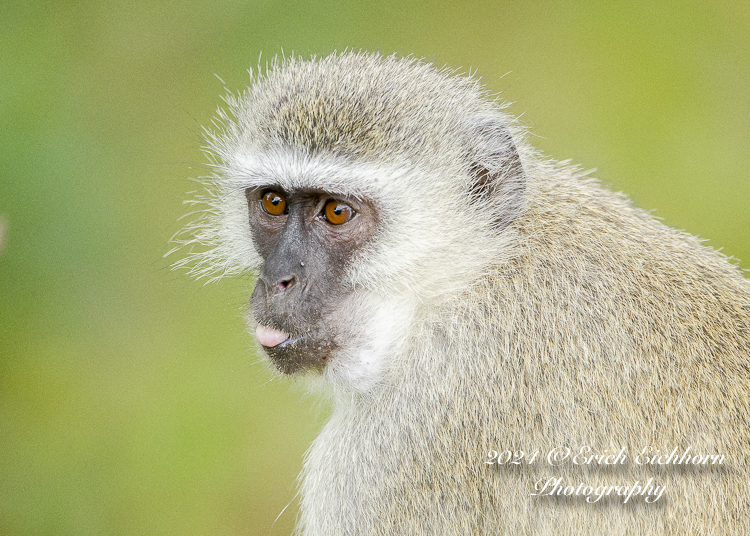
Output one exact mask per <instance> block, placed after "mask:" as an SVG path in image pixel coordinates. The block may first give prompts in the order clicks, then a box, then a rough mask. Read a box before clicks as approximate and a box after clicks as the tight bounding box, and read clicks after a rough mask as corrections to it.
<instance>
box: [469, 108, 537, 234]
mask: <svg viewBox="0 0 750 536" xmlns="http://www.w3.org/2000/svg"><path fill="white" fill-rule="evenodd" d="M469 129H470V135H469V140H470V141H469V143H470V145H471V147H472V149H471V150H470V151H469V155H468V156H469V159H470V162H469V175H470V182H469V199H470V202H471V204H472V205H474V206H475V207H476V208H477V209H479V210H482V211H487V210H489V211H491V213H492V216H491V217H492V222H493V223H492V226H493V228H494V229H495V230H497V231H500V230H502V229H504V228H505V227H507V226H508V225H509V224H510V223H511V222H512V221H513V220H514V219H515V217H516V216H517V215H518V213H519V212H520V211H521V207H522V206H523V201H524V197H525V193H526V175H525V173H524V170H523V166H522V165H521V157H520V156H519V155H518V150H517V149H516V144H515V143H514V142H513V138H512V137H511V135H510V131H509V130H508V128H507V127H506V126H505V124H504V123H503V122H502V121H500V120H499V119H495V118H482V119H479V120H476V121H472V122H471V123H470V125H469Z"/></svg>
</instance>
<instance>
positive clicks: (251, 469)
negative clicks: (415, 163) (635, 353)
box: [0, 0, 750, 536]
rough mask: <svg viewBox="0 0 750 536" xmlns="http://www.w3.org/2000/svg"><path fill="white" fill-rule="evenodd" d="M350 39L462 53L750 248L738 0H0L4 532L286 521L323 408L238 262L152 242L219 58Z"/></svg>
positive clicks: (214, 99) (714, 230) (263, 528)
mask: <svg viewBox="0 0 750 536" xmlns="http://www.w3.org/2000/svg"><path fill="white" fill-rule="evenodd" d="M657 4H658V5H657ZM345 48H353V49H360V48H361V49H365V50H379V51H381V52H382V53H384V54H389V53H392V52H397V53H399V54H402V55H406V54H414V55H416V56H419V57H425V58H427V59H428V60H430V61H433V62H435V63H437V64H439V65H441V66H442V65H448V66H450V67H453V68H462V69H464V70H465V71H466V70H469V69H471V71H472V72H474V71H475V70H476V72H477V74H478V75H479V76H481V77H482V79H483V81H484V83H486V84H487V85H488V86H489V87H490V88H491V89H492V90H493V91H495V92H502V97H503V98H504V99H506V100H509V101H513V102H515V104H514V105H513V107H512V111H513V112H514V113H516V114H519V115H520V114H523V121H524V122H525V123H526V124H527V125H529V126H530V127H532V129H533V132H534V134H535V136H534V137H533V138H532V142H533V143H535V144H536V145H537V146H538V147H539V148H541V149H542V150H544V151H545V152H546V153H547V154H549V155H550V156H553V157H555V158H557V159H568V158H570V159H572V160H574V161H576V162H579V163H581V164H582V165H583V166H584V167H587V168H592V167H596V168H597V169H598V171H597V172H596V174H595V175H596V176H597V177H599V178H600V179H602V180H603V181H604V182H605V183H608V184H611V185H613V187H614V188H615V189H618V190H623V191H625V192H627V193H629V194H630V195H631V197H632V198H633V199H634V200H635V202H636V203H637V204H638V205H639V206H642V207H644V208H648V209H654V210H655V214H656V215H657V216H660V217H662V218H664V220H665V221H666V223H668V224H670V225H673V226H676V227H679V228H683V229H686V230H688V231H689V232H691V233H693V234H698V235H700V236H702V237H706V238H710V244H712V245H714V246H715V247H723V248H724V249H723V251H724V252H725V253H726V254H728V255H732V256H735V257H737V258H739V259H742V260H743V261H744V262H743V264H742V266H743V267H744V268H750V209H749V208H748V204H749V202H750V3H748V2H746V1H744V0H742V1H734V2H732V1H727V2H721V3H718V2H705V1H704V0H695V1H671V2H654V1H653V0H644V1H641V2H618V3H614V2H612V3H605V2H594V1H585V0H574V1H568V2H554V3H553V2H529V1H528V0H523V1H512V2H476V1H472V2H466V1H456V0H453V1H451V2H426V1H425V2H404V1H403V0H395V1H378V0H376V1H371V2H362V3H357V2H350V3H344V2H335V1H319V2H304V1H301V2H291V1H280V2H271V1H260V0H257V1H241V0H220V1H213V2H198V1H192V2H155V1H135V2H122V1H110V2H106V1H102V2H74V1H59V0H58V1H55V2H32V3H28V2H20V1H9V0H5V1H4V2H3V3H2V6H0V214H3V215H4V218H5V220H6V221H7V222H8V223H9V231H8V234H7V241H6V246H5V249H4V251H3V253H2V254H0V534H2V535H4V536H6V535H22V534H23V535H26V534H28V535H47V534H49V535H68V534H91V535H95V534H96V535H100V534H127V535H130V534H133V535H135V534H160V535H161V534H164V535H170V534H174V535H209V534H210V535H224V534H226V535H236V534H259V535H269V534H288V533H289V531H290V530H291V527H292V525H293V522H294V517H295V515H296V511H297V504H296V502H295V501H294V496H295V478H296V475H297V473H298V472H299V470H300V467H301V464H302V456H303V453H304V451H305V449H306V447H307V445H309V443H310V441H312V439H313V438H314V437H315V435H316V433H317V431H318V430H319V429H320V427H321V426H322V424H323V422H324V420H325V416H326V412H327V409H326V407H325V406H324V405H321V404H317V405H316V401H315V400H314V399H312V398H310V397H308V396H306V395H304V394H303V393H302V391H301V390H300V389H299V388H297V387H295V386H294V385H292V384H290V383H289V382H286V381H277V380H272V379H271V375H270V374H269V373H268V372H267V370H266V369H265V367H264V365H263V363H262V362H260V361H259V358H258V356H256V355H254V354H253V351H252V349H251V348H252V345H251V340H250V337H249V336H248V335H247V334H246V333H245V326H244V321H243V318H242V314H243V313H242V309H243V307H244V303H245V302H246V300H247V299H248V297H249V293H250V289H251V285H252V280H251V278H249V277H245V278H240V279H236V280H232V281H222V282H220V283H217V284H212V285H208V286H203V285H202V284H201V283H198V282H195V281H192V280H190V279H189V278H188V277H187V276H186V275H185V274H184V273H181V272H173V271H171V270H170V268H169V264H170V262H171V260H170V259H166V260H165V259H163V258H162V256H163V255H164V253H165V252H166V251H167V250H168V249H169V245H168V240H169V238H170V236H171V235H172V234H173V233H175V232H176V231H177V230H178V229H179V228H180V225H181V224H180V223H179V222H178V221H177V220H178V218H179V217H180V216H181V215H182V214H184V213H185V212H187V211H188V210H189V209H188V208H187V207H184V206H182V205H181V201H182V200H183V199H184V198H186V197H187V196H186V193H187V192H188V191H190V190H193V189H195V188H196V185H195V183H193V182H191V181H190V180H189V179H190V177H196V176H199V175H202V174H204V173H205V168H203V167H202V166H203V163H204V162H205V158H204V156H203V155H202V153H201V150H200V147H201V145H202V140H201V134H200V125H202V124H207V123H209V122H210V120H211V118H212V116H213V115H214V112H215V109H216V106H217V105H218V104H219V103H220V99H219V97H220V95H222V94H223V93H224V83H222V82H221V81H220V80H219V79H218V78H217V77H216V76H214V75H217V76H218V77H221V79H222V80H224V82H225V83H226V86H227V87H228V88H230V89H232V90H238V89H241V88H243V87H244V86H245V85H246V83H247V80H248V76H247V73H246V69H247V68H249V67H251V66H255V65H256V64H257V62H258V58H259V54H260V53H261V52H262V53H263V58H264V59H265V58H270V57H272V56H273V55H275V54H281V53H282V51H283V52H284V53H286V54H289V53H291V52H294V53H298V54H302V55H304V56H307V55H309V54H312V53H315V54H326V53H328V52H331V51H333V50H342V49H345ZM352 470H353V471H356V470H357V468H356V467H353V468H352ZM289 503H291V506H290V507H289V508H288V509H287V510H286V511H285V512H284V513H283V514H281V515H280V516H279V513H280V512H282V510H283V509H284V507H285V506H286V505H287V504H289ZM277 516H279V518H278V521H276V522H275V524H274V520H275V519H276V517H277Z"/></svg>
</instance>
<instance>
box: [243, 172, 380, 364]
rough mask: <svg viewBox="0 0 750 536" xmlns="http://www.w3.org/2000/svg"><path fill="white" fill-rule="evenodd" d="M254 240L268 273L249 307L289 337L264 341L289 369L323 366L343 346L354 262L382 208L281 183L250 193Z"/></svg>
mask: <svg viewBox="0 0 750 536" xmlns="http://www.w3.org/2000/svg"><path fill="white" fill-rule="evenodd" d="M245 195H246V197H247V201H248V207H249V209H250V210H249V214H250V227H251V231H252V238H253V242H254V243H255V246H256V248H257V249H258V251H259V253H260V255H261V256H262V257H263V260H264V264H263V271H262V272H261V274H260V277H259V278H258V282H257V284H256V286H255V290H254V291H253V295H252V299H251V302H250V308H251V312H252V314H253V316H254V317H255V320H256V321H257V322H258V323H259V324H260V325H262V326H266V327H269V328H273V329H275V330H278V331H282V332H284V333H287V334H289V335H290V337H289V338H288V339H287V340H286V341H284V342H282V343H281V344H278V345H276V346H264V349H265V350H266V352H267V353H268V355H269V356H270V358H271V360H272V361H273V363H274V364H275V365H276V367H277V368H278V369H279V370H280V371H281V372H283V373H285V374H292V373H295V372H298V371H302V370H308V369H313V370H315V369H317V370H321V369H322V368H323V367H324V366H325V364H326V362H327V360H328V359H329V358H330V357H331V355H332V353H333V351H334V350H335V349H336V347H337V346H339V345H340V344H341V342H342V341H341V340H337V336H338V335H339V333H338V330H337V329H336V326H338V325H341V323H343V322H345V321H346V319H345V318H338V317H337V312H338V310H339V307H340V305H341V303H342V300H344V299H345V298H346V297H347V296H348V295H349V294H350V293H351V292H352V289H351V288H350V287H349V286H348V285H346V284H345V283H344V274H345V271H346V268H347V266H349V263H350V262H351V261H352V259H353V258H354V257H355V256H356V254H357V253H358V252H359V251H360V250H361V249H362V247H363V246H364V245H365V244H366V243H367V241H368V240H369V239H370V238H371V237H372V236H374V234H375V228H376V219H375V209H374V207H373V206H372V205H371V204H370V203H369V202H365V201H360V200H355V199H348V198H344V197H341V196H332V195H331V194H329V193H326V192H323V191H318V190H292V191H285V190H283V189H281V188H279V187H276V186H268V187H264V188H252V189H248V190H247V191H246V192H245Z"/></svg>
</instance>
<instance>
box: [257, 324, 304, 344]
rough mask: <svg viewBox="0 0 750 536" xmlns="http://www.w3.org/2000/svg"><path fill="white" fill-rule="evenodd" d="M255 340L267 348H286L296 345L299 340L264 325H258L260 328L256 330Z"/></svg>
mask: <svg viewBox="0 0 750 536" xmlns="http://www.w3.org/2000/svg"><path fill="white" fill-rule="evenodd" d="M255 338H256V339H258V342H259V343H260V344H261V345H262V346H265V347H266V348H275V347H277V346H278V347H280V348H284V347H285V346H289V345H290V344H294V343H295V342H296V341H297V340H298V339H295V338H293V337H292V336H291V335H289V333H285V332H283V331H279V330H278V329H273V328H269V327H268V326H264V325H262V324H258V327H257V328H255Z"/></svg>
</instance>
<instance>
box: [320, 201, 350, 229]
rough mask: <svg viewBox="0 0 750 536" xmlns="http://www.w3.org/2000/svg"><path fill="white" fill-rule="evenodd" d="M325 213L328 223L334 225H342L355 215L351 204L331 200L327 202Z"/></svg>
mask: <svg viewBox="0 0 750 536" xmlns="http://www.w3.org/2000/svg"><path fill="white" fill-rule="evenodd" d="M324 214H325V216H326V220H328V223H330V224H332V225H341V224H342V223H346V222H348V221H349V220H351V219H352V216H354V210H353V209H352V207H350V206H349V205H345V204H344V203H339V202H338V201H334V200H331V201H328V203H326V206H325V209H324Z"/></svg>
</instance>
